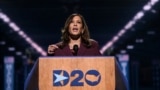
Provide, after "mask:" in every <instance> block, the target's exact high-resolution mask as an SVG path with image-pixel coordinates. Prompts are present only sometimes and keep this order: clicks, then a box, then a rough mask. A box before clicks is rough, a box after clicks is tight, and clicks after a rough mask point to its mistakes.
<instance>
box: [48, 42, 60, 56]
mask: <svg viewBox="0 0 160 90" xmlns="http://www.w3.org/2000/svg"><path fill="white" fill-rule="evenodd" d="M57 48H58V46H57V45H55V44H51V45H49V46H48V54H54V52H55V50H56V49H57Z"/></svg>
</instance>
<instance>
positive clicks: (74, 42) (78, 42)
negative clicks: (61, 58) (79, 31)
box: [69, 38, 81, 49]
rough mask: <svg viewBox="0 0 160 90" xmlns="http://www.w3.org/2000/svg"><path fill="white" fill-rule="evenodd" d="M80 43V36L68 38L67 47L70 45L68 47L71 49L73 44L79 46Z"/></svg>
mask: <svg viewBox="0 0 160 90" xmlns="http://www.w3.org/2000/svg"><path fill="white" fill-rule="evenodd" d="M80 43H81V38H78V39H76V40H74V39H70V42H69V47H70V49H73V46H74V45H78V47H80Z"/></svg>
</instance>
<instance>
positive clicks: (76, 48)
mask: <svg viewBox="0 0 160 90" xmlns="http://www.w3.org/2000/svg"><path fill="white" fill-rule="evenodd" d="M73 50H74V56H77V52H78V45H76V44H75V45H74V46H73Z"/></svg>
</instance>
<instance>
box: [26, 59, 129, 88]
mask: <svg viewBox="0 0 160 90" xmlns="http://www.w3.org/2000/svg"><path fill="white" fill-rule="evenodd" d="M25 90H128V88H127V83H126V80H125V78H124V77H123V74H122V73H121V71H120V68H119V66H118V64H117V62H116V60H115V58H114V57H40V58H39V59H38V60H37V62H36V63H35V65H34V67H33V69H32V71H31V72H30V74H29V75H28V78H27V80H26V82H25Z"/></svg>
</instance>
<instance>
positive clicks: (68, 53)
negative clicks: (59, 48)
mask: <svg viewBox="0 0 160 90" xmlns="http://www.w3.org/2000/svg"><path fill="white" fill-rule="evenodd" d="M63 51H64V54H65V55H66V56H73V54H72V52H71V50H70V48H69V46H68V45H66V46H65V47H64V49H63Z"/></svg>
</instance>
